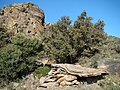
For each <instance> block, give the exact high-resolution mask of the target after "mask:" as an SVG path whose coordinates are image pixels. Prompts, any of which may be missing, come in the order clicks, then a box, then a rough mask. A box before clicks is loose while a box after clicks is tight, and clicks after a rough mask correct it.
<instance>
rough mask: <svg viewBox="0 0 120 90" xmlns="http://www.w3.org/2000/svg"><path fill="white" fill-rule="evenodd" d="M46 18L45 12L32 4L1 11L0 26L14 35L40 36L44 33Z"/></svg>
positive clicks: (7, 7) (6, 8) (13, 5)
mask: <svg viewBox="0 0 120 90" xmlns="http://www.w3.org/2000/svg"><path fill="white" fill-rule="evenodd" d="M44 18H45V15H44V12H43V10H41V9H40V8H39V7H38V6H37V5H35V4H33V3H30V2H28V3H22V4H12V5H10V6H5V7H4V8H2V9H0V26H1V27H3V28H5V29H7V30H8V32H12V33H18V32H23V33H25V34H29V35H39V34H40V32H43V31H44Z"/></svg>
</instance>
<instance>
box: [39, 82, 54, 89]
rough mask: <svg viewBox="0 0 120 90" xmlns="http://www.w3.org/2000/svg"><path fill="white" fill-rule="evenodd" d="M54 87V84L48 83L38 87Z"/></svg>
mask: <svg viewBox="0 0 120 90" xmlns="http://www.w3.org/2000/svg"><path fill="white" fill-rule="evenodd" d="M55 85H56V83H55V82H49V83H43V84H42V85H40V87H44V88H47V87H54V86H55Z"/></svg>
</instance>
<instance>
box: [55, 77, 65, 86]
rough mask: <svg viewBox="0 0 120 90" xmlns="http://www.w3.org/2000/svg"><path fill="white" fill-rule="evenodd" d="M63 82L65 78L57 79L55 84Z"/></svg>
mask: <svg viewBox="0 0 120 90" xmlns="http://www.w3.org/2000/svg"><path fill="white" fill-rule="evenodd" d="M64 80H65V78H64V77H61V78H60V79H58V80H57V81H56V83H58V84H59V83H61V82H62V81H64Z"/></svg>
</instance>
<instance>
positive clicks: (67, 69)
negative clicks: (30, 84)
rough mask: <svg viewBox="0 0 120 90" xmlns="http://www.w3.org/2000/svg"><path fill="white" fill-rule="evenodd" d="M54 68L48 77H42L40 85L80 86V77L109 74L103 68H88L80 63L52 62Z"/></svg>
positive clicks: (46, 86) (47, 86)
mask: <svg viewBox="0 0 120 90" xmlns="http://www.w3.org/2000/svg"><path fill="white" fill-rule="evenodd" d="M51 66H52V67H53V68H52V69H51V71H50V72H49V73H48V75H47V76H46V77H42V78H40V80H39V82H40V84H39V85H40V86H39V87H44V88H49V87H55V86H60V87H63V86H78V85H80V84H81V83H82V82H80V80H79V79H78V78H82V77H84V78H87V77H96V76H102V75H105V74H108V73H107V71H105V70H103V69H94V68H86V67H82V66H80V65H71V64H52V65H51Z"/></svg>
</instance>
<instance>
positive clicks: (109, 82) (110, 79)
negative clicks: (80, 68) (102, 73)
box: [99, 75, 120, 90]
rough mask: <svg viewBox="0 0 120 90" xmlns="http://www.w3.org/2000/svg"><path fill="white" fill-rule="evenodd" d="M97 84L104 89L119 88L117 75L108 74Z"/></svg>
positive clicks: (118, 89)
mask: <svg viewBox="0 0 120 90" xmlns="http://www.w3.org/2000/svg"><path fill="white" fill-rule="evenodd" d="M99 85H100V86H101V87H103V89H104V90H120V78H119V76H115V75H113V76H112V75H109V76H107V77H105V79H104V80H102V81H100V82H99Z"/></svg>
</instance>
